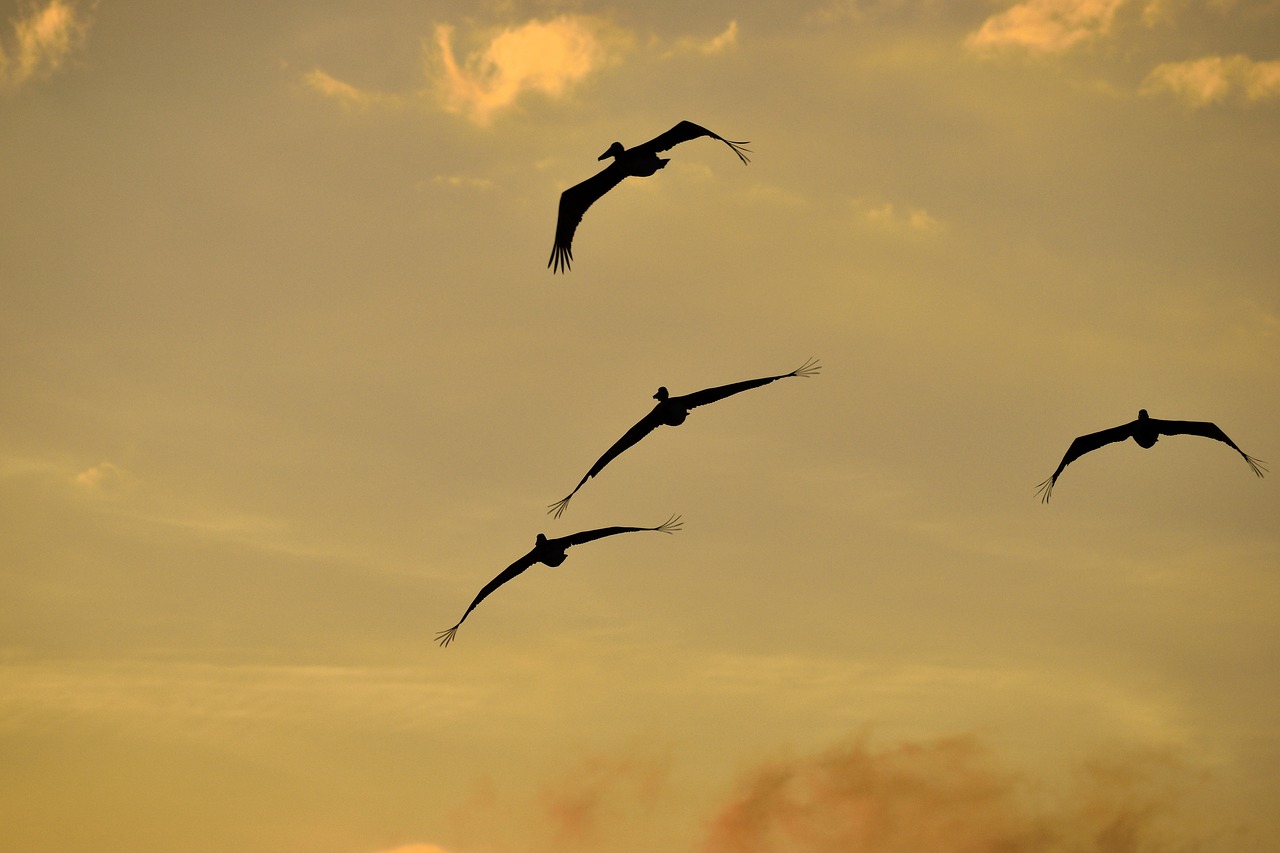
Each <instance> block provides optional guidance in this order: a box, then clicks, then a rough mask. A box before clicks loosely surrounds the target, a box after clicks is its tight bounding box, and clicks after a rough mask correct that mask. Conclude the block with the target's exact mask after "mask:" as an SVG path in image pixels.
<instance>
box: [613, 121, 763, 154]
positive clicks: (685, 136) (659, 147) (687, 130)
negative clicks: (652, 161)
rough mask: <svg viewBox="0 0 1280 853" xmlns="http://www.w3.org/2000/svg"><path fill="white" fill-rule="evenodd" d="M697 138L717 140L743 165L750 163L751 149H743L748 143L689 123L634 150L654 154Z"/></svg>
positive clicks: (682, 123)
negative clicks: (726, 137) (706, 137)
mask: <svg viewBox="0 0 1280 853" xmlns="http://www.w3.org/2000/svg"><path fill="white" fill-rule="evenodd" d="M699 136H710V137H711V138H712V139H719V140H720V141H721V142H723V143H724V144H725V145H728V146H729V147H730V148H732V149H733V153H734V154H737V155H738V159H739V160H741V161H742V162H743V163H750V162H751V161H750V160H748V159H747V154H750V153H751V149H750V148H744V147H743V146H744V145H750V144H751V143H750V142H746V141H744V142H736V141H734V140H732V139H725V138H724V137H723V136H721V135H720V134H718V133H712V132H711V131H709V130H707V129H706V128H705V127H702V126H701V125H697V124H694V123H693V122H691V121H682V122H680V123H679V124H677V125H676V126H675V127H673V128H671V129H670V130H668V131H667V132H665V133H660V134H658V135H657V136H655V137H654V138H653V139H650V140H649V141H648V142H645V143H642V144H640V145H637V146H636V148H638V149H643V150H647V151H652V152H653V153H655V154H656V153H658V152H659V151H667V150H669V149H671V148H674V147H676V146H677V145H679V144H680V143H681V142H688V141H689V140H690V139H697V138H698V137H699Z"/></svg>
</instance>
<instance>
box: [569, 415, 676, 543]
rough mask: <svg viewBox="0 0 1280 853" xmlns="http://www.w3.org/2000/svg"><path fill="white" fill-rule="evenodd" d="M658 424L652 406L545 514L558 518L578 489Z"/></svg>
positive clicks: (659, 422)
mask: <svg viewBox="0 0 1280 853" xmlns="http://www.w3.org/2000/svg"><path fill="white" fill-rule="evenodd" d="M660 424H661V421H660V420H658V407H657V406H654V407H653V409H652V411H650V412H649V414H647V415H645V416H644V417H643V418H641V419H640V422H639V423H637V424H636V425H635V426H633V427H632V428H631V429H629V430H627V431H626V433H624V434H623V436H622V438H620V439H618V440H617V441H615V442H614V443H613V446H612V447H610V448H609V449H608V450H606V451H605V452H604V455H603V456H601V457H600V458H599V459H597V460H596V464H594V465H592V466H591V470H590V471H588V472H587V473H586V476H584V477H583V478H582V479H581V480H579V481H578V485H576V486H574V487H573V491H572V492H570V493H569V494H568V495H566V496H565V497H563V498H561V499H560V500H558V501H556V502H555V503H553V504H551V505H550V506H549V507H547V512H549V513H552V514H554V516H555V517H556V518H559V517H560V514H561V513H562V512H564V510H565V507H567V506H568V505H569V499H570V498H572V497H573V496H574V495H576V494H577V493H578V489H581V488H582V487H583V485H584V484H585V483H586V482H587V480H590V479H591V478H592V477H594V476H595V475H596V474H599V473H600V472H601V471H603V470H604V466H606V465H608V464H609V463H610V462H612V461H613V460H614V458H615V457H617V456H618V455H620V454H621V453H622V452H623V451H624V450H626V449H627V448H629V447H631V446H632V445H634V444H636V443H637V442H639V441H640V439H642V438H644V437H645V436H646V435H648V434H649V433H651V432H653V431H654V430H655V429H657V428H658V426H659V425H660Z"/></svg>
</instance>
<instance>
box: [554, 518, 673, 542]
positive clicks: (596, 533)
mask: <svg viewBox="0 0 1280 853" xmlns="http://www.w3.org/2000/svg"><path fill="white" fill-rule="evenodd" d="M682 527H684V522H682V521H681V520H680V516H678V515H673V516H671V517H670V518H668V519H667V520H666V521H664V522H662V524H659V525H658V526H657V527H597V528H596V529H595V530H583V531H581V532H579V533H570V534H569V535H568V536H561V537H560V538H559V539H553V540H551V541H553V542H555V543H556V544H563V545H564V547H566V548H572V547H573V546H574V545H581V544H583V543H584V542H593V541H595V540H596V539H603V538H604V537H606V536H617V535H618V534H619V533H637V532H639V531H642V530H654V531H657V532H658V533H675V532H677V531H678V530H680V528H682Z"/></svg>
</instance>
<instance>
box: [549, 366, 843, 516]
mask: <svg viewBox="0 0 1280 853" xmlns="http://www.w3.org/2000/svg"><path fill="white" fill-rule="evenodd" d="M821 369H822V365H820V364H818V360H817V359H816V358H811V359H809V360H808V361H806V362H805V363H804V364H802V365H800V366H799V367H797V368H796V369H795V370H793V371H791V372H790V373H781V374H778V375H777V376H766V377H764V378H763V379H747V380H745V381H743V382H735V383H733V384H731V385H720V386H718V387H716V388H707V389H705V390H702V391H694V392H693V393H692V394H684V395H682V396H680V397H672V396H671V394H670V393H669V392H668V391H667V389H666V386H663V387H660V388H659V389H658V393H656V394H654V395H653V398H654V399H655V400H657V401H658V405H656V406H654V407H653V409H652V410H650V412H649V414H647V415H645V416H644V417H643V418H641V419H640V421H639V423H637V424H636V425H635V426H633V427H632V428H631V429H629V430H627V431H626V433H625V434H624V435H623V436H622V438H620V439H618V440H617V441H616V442H614V445H613V446H612V447H610V448H609V449H608V450H606V451H605V452H604V455H603V456H601V457H600V458H599V459H597V460H596V464H594V465H592V466H591V470H590V471H588V472H587V473H586V476H584V477H583V478H582V479H581V480H579V481H578V485H576V486H574V488H573V491H572V492H570V493H569V494H568V495H566V496H565V497H563V498H561V499H560V500H558V501H556V502H555V503H553V504H551V505H550V506H549V507H547V512H549V513H554V514H555V517H556V518H559V517H560V514H561V513H562V512H564V510H565V507H567V506H568V505H569V500H570V499H571V498H572V497H573V496H574V495H576V494H577V493H578V489H581V488H582V486H583V484H585V483H586V482H587V480H590V479H591V478H592V477H594V476H595V475H596V474H599V473H600V471H601V470H603V469H604V466H606V465H608V464H609V463H610V462H611V461H613V459H614V457H616V456H618V455H619V454H620V453H622V452H623V451H624V450H626V449H627V448H629V447H631V446H632V445H633V444H635V443H636V442H638V441H639V440H640V439H642V438H644V437H645V436H646V435H648V434H649V433H651V432H653V431H654V430H655V429H657V428H658V427H659V426H662V425H663V424H666V425H667V426H680V424H682V423H684V419H685V418H686V417H688V416H689V412H691V411H692V410H694V409H696V408H698V407H699V406H705V405H707V404H708V403H714V402H716V401H717V400H723V399H724V398H725V397H730V396H732V395H734V394H739V393H741V392H743V391H749V390H750V389H752V388H759V387H760V386H761V385H768V384H769V383H770V382H774V381H776V380H778V379H786V378H788V377H790V376H813V375H814V374H815V373H817V372H818V371H820V370H821Z"/></svg>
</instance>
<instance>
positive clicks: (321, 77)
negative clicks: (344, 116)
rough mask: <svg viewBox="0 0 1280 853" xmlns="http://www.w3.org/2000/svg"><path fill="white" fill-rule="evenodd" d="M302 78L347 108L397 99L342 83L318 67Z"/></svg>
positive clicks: (393, 96) (310, 85) (322, 93)
mask: <svg viewBox="0 0 1280 853" xmlns="http://www.w3.org/2000/svg"><path fill="white" fill-rule="evenodd" d="M302 79H303V82H305V83H306V84H307V85H308V86H309V87H311V88H312V89H314V90H315V91H317V92H319V93H320V94H321V95H324V96H325V97H326V98H332V99H333V100H335V101H337V102H338V103H340V104H342V105H343V106H344V107H346V108H347V109H354V108H358V107H367V106H369V105H370V104H376V103H390V102H394V101H396V100H398V99H397V98H396V96H395V95H387V94H383V93H382V92H370V91H367V90H364V89H358V88H356V87H355V86H352V85H351V84H350V83H344V82H342V81H341V80H339V79H337V78H336V77H333V76H330V75H329V74H328V73H326V72H324V71H321V70H320V69H319V68H316V69H314V70H312V71H310V72H309V73H308V74H306V75H305V76H304V77H303V78H302Z"/></svg>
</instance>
